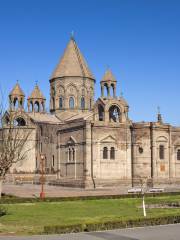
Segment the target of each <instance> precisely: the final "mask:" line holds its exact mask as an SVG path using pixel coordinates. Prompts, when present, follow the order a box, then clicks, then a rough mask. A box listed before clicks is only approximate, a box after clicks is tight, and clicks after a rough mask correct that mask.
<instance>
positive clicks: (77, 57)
mask: <svg viewBox="0 0 180 240" xmlns="http://www.w3.org/2000/svg"><path fill="white" fill-rule="evenodd" d="M67 76H68V77H71V76H74V77H79V76H80V77H87V78H92V79H94V76H93V74H92V73H91V71H90V70H89V68H88V65H87V63H86V61H85V59H84V57H83V55H82V54H81V52H80V50H79V48H78V46H77V44H76V42H75V40H74V39H73V38H71V39H70V41H69V43H68V45H67V47H66V49H65V51H64V54H63V56H62V58H61V59H60V62H59V63H58V65H57V67H56V69H55V71H54V72H53V74H52V76H51V79H54V78H58V77H67Z"/></svg>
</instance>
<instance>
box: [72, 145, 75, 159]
mask: <svg viewBox="0 0 180 240" xmlns="http://www.w3.org/2000/svg"><path fill="white" fill-rule="evenodd" d="M72 160H73V162H75V149H74V148H73V149H72Z"/></svg>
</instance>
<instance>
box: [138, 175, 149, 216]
mask: <svg viewBox="0 0 180 240" xmlns="http://www.w3.org/2000/svg"><path fill="white" fill-rule="evenodd" d="M150 179H151V178H150V177H138V180H139V184H140V188H141V196H142V208H143V215H144V217H146V216H147V213H146V204H145V194H146V193H147V191H148V181H149V180H150Z"/></svg>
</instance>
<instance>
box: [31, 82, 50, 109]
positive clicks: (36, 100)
mask: <svg viewBox="0 0 180 240" xmlns="http://www.w3.org/2000/svg"><path fill="white" fill-rule="evenodd" d="M45 103H46V98H45V97H44V96H43V94H42V93H41V90H40V89H39V87H38V85H37V83H36V86H35V87H34V90H33V91H32V93H31V95H30V96H29V97H28V112H45Z"/></svg>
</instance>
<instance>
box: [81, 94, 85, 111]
mask: <svg viewBox="0 0 180 240" xmlns="http://www.w3.org/2000/svg"><path fill="white" fill-rule="evenodd" d="M81 109H85V99H84V97H81Z"/></svg>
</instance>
